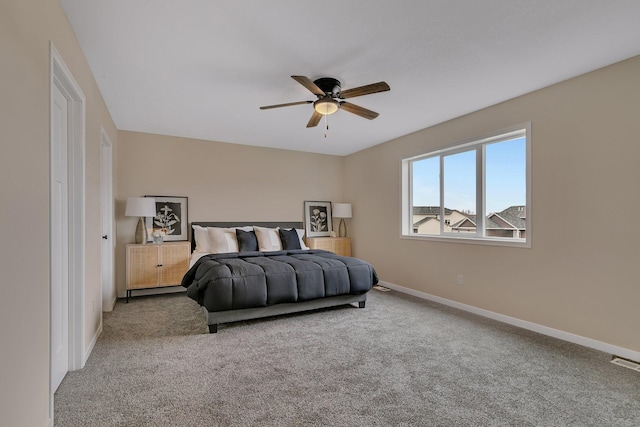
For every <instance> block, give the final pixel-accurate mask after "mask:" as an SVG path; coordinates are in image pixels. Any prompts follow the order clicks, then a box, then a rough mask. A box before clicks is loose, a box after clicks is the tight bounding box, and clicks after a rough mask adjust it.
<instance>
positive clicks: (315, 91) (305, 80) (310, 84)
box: [291, 76, 325, 96]
mask: <svg viewBox="0 0 640 427" xmlns="http://www.w3.org/2000/svg"><path fill="white" fill-rule="evenodd" d="M291 78H292V79H293V80H295V81H297V82H298V83H300V84H301V85H302V86H304V87H306V88H307V89H308V90H309V91H310V92H311V93H313V94H314V95H318V96H324V95H325V93H324V92H323V91H322V89H320V88H319V87H318V86H317V85H316V84H315V83H314V82H312V81H311V80H309V78H308V77H305V76H291Z"/></svg>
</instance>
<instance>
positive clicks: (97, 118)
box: [0, 0, 118, 426]
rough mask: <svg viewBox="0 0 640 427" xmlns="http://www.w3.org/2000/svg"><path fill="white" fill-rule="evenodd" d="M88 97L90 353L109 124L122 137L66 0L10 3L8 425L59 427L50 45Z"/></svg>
mask: <svg viewBox="0 0 640 427" xmlns="http://www.w3.org/2000/svg"><path fill="white" fill-rule="evenodd" d="M50 40H51V41H53V43H54V44H55V46H56V48H57V49H58V51H59V53H60V55H61V56H62V58H63V59H64V61H65V62H66V64H67V65H68V67H69V68H70V70H71V72H72V74H73V76H74V78H75V79H76V81H77V82H78V84H79V85H80V87H81V89H82V91H83V92H84V95H85V97H86V101H87V102H86V116H87V123H86V187H85V190H86V204H85V213H86V240H85V249H86V267H85V274H86V276H85V308H84V311H85V319H84V321H85V325H86V330H85V332H86V333H85V339H84V343H83V347H84V348H85V350H87V349H88V348H89V346H90V345H91V340H92V339H93V337H94V336H95V335H96V333H97V331H98V329H99V327H100V323H101V313H100V310H99V307H100V306H99V305H98V310H97V312H96V311H93V310H92V307H91V302H92V301H93V300H94V299H95V300H96V301H97V302H98V303H99V302H100V298H101V289H100V287H101V283H100V263H101V260H100V251H101V246H100V245H101V243H100V200H99V198H100V126H104V128H105V130H106V132H107V133H108V135H109V137H110V139H111V141H112V143H113V144H114V146H117V138H118V135H117V132H116V129H115V126H114V124H113V121H112V120H111V117H110V116H109V113H108V112H107V109H106V107H105V104H104V102H103V100H102V97H101V95H100V92H99V91H98V88H97V86H96V83H95V81H94V79H93V76H92V75H91V72H90V70H89V67H88V66H87V63H86V62H85V58H84V56H83V55H82V52H81V50H80V48H79V45H78V43H77V41H76V39H75V36H74V34H73V32H72V31H71V28H70V26H69V25H68V23H67V20H66V18H65V16H64V13H63V11H62V8H61V7H60V5H59V3H58V1H49V0H9V1H3V2H1V3H0V58H2V59H1V60H0V93H2V102H1V103H0V129H2V137H1V140H2V151H3V154H2V156H0V182H1V183H2V184H1V187H0V194H1V197H0V198H1V200H2V210H1V212H2V216H1V218H0V220H1V221H2V223H3V227H1V228H0V230H1V231H0V236H1V241H2V243H3V244H2V249H1V250H2V256H0V259H1V260H2V264H1V267H0V268H1V271H2V284H1V285H0V313H1V317H2V321H0V338H1V340H2V345H1V346H0V360H1V361H2V363H0V370H1V371H0V378H2V381H1V384H0V396H1V398H0V414H1V415H0V417H1V421H0V424H2V425H11V426H45V425H48V423H49V93H50V85H49V60H50V56H49V41H50Z"/></svg>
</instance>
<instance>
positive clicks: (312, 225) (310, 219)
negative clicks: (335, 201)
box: [304, 202, 333, 237]
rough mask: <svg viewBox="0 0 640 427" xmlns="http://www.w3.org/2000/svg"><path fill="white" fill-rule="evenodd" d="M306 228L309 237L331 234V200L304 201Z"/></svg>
mask: <svg viewBox="0 0 640 427" xmlns="http://www.w3.org/2000/svg"><path fill="white" fill-rule="evenodd" d="M304 228H305V230H304V231H305V235H306V236H307V237H325V236H330V235H331V232H332V231H333V221H332V219H331V202H304Z"/></svg>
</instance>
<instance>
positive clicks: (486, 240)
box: [400, 122, 532, 248]
mask: <svg viewBox="0 0 640 427" xmlns="http://www.w3.org/2000/svg"><path fill="white" fill-rule="evenodd" d="M519 137H524V138H525V152H526V171H525V176H526V193H527V194H526V218H525V224H526V237H525V238H524V239H517V238H500V237H486V236H484V234H485V224H484V222H485V217H486V215H487V213H486V212H485V210H486V209H485V190H486V189H485V182H484V177H485V173H484V169H485V147H486V146H487V145H489V144H493V143H496V142H501V141H508V140H510V139H514V138H519ZM474 149H475V150H476V153H477V154H479V155H476V221H477V222H476V232H475V234H467V233H465V234H460V233H447V232H445V231H444V221H440V234H439V235H435V234H433V235H431V234H430V235H427V234H417V233H414V232H413V191H412V190H413V182H412V179H413V169H412V167H413V163H414V162H415V161H419V160H423V159H426V158H431V157H439V161H440V174H442V173H443V172H444V157H445V156H447V155H452V154H457V153H461V152H466V151H472V150H474ZM400 170H401V173H402V177H401V192H402V197H401V203H402V205H401V230H400V237H401V238H404V239H417V240H433V241H440V242H442V241H445V242H456V243H471V244H484V245H493V246H513V247H523V248H530V247H531V236H532V232H531V222H532V221H531V211H532V209H531V122H527V123H523V124H519V125H516V126H512V127H509V128H507V129H502V130H499V131H496V132H492V133H490V134H487V135H483V136H481V137H478V138H473V139H470V140H467V141H463V142H457V143H454V144H449V145H446V146H442V147H439V148H436V149H433V150H431V151H429V152H427V153H422V154H419V155H416V156H412V157H408V158H405V159H402V160H401V167H400ZM442 182H443V181H442V179H440V183H439V186H440V218H444V204H443V203H442V201H443V200H444V194H443V193H444V186H443V184H442Z"/></svg>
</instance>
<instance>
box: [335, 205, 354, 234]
mask: <svg viewBox="0 0 640 427" xmlns="http://www.w3.org/2000/svg"><path fill="white" fill-rule="evenodd" d="M333 217H334V218H340V226H339V228H338V230H339V234H338V235H339V236H340V237H346V236H347V224H346V223H345V222H344V219H345V218H351V203H334V204H333Z"/></svg>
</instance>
